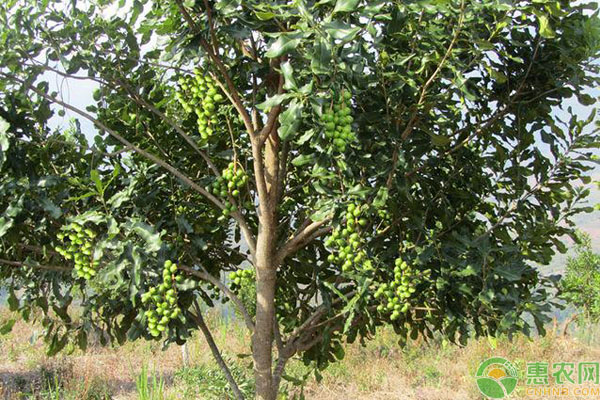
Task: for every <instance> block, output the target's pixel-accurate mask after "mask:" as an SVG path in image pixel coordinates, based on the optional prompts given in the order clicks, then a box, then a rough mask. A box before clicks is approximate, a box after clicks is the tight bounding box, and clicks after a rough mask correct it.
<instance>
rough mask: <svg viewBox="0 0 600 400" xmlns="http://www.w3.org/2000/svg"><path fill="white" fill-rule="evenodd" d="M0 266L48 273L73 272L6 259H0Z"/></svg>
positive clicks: (57, 266)
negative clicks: (34, 269) (36, 269)
mask: <svg viewBox="0 0 600 400" xmlns="http://www.w3.org/2000/svg"><path fill="white" fill-rule="evenodd" d="M1 264H4V265H8V266H10V267H17V268H22V267H27V268H38V269H45V270H48V271H56V272H71V271H72V270H73V268H69V267H62V266H59V265H42V264H37V265H33V264H29V263H25V262H20V261H11V260H6V259H3V258H0V265H1Z"/></svg>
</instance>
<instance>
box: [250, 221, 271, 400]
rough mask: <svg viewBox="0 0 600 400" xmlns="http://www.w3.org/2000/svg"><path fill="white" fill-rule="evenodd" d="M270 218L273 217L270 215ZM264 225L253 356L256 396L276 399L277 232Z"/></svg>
mask: <svg viewBox="0 0 600 400" xmlns="http://www.w3.org/2000/svg"><path fill="white" fill-rule="evenodd" d="M266 219H267V220H268V219H269V218H266ZM269 222H270V221H268V223H267V224H265V225H262V226H261V229H260V230H259V234H258V238H257V243H256V260H255V268H256V324H255V331H254V335H253V337H252V357H253V359H254V376H255V380H256V399H260V400H275V398H276V397H277V390H275V389H274V388H273V384H272V383H273V372H272V361H273V360H272V346H273V321H274V320H275V280H276V273H277V266H276V265H274V254H273V253H274V252H273V247H274V245H275V232H274V229H273V224H271V223H269Z"/></svg>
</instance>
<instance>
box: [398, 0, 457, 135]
mask: <svg viewBox="0 0 600 400" xmlns="http://www.w3.org/2000/svg"><path fill="white" fill-rule="evenodd" d="M464 17H465V1H464V0H463V1H462V2H461V6H460V17H459V19H458V25H457V27H456V31H455V32H454V36H453V37H452V41H451V42H450V45H449V46H448V49H447V50H446V53H445V54H444V56H443V57H442V59H441V60H440V63H439V64H438V66H437V68H436V70H435V71H434V72H433V74H431V76H430V77H429V79H428V80H427V82H425V84H424V85H423V87H422V88H421V95H420V96H419V100H418V102H417V104H416V107H415V110H414V111H413V114H412V116H411V117H410V119H409V121H408V124H407V125H406V128H405V129H404V131H403V132H402V135H401V138H402V140H406V139H407V138H408V136H409V135H410V133H411V132H412V130H413V128H414V125H415V123H416V122H417V120H418V112H419V107H420V106H421V105H422V104H423V102H424V101H425V96H426V95H427V89H428V88H429V86H430V85H431V84H432V83H433V81H434V80H435V78H436V77H437V75H438V74H439V73H440V72H441V70H442V68H443V66H444V64H445V63H446V60H447V59H448V57H450V54H451V53H452V49H454V46H455V45H456V42H457V41H458V37H459V36H460V32H461V31H462V26H463V22H464Z"/></svg>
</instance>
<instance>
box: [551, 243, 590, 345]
mask: <svg viewBox="0 0 600 400" xmlns="http://www.w3.org/2000/svg"><path fill="white" fill-rule="evenodd" d="M559 288H560V292H559V297H560V298H562V299H563V300H565V301H566V302H567V304H569V305H571V306H573V307H574V308H575V310H576V311H575V313H574V314H573V315H572V316H571V317H570V318H569V319H568V320H567V322H566V323H565V326H564V329H563V333H565V334H566V333H567V330H568V328H569V325H570V324H571V323H572V322H574V321H575V320H577V319H583V320H584V321H588V322H598V321H599V320H600V253H595V252H594V251H593V250H592V242H591V239H590V236H589V235H588V234H580V235H579V243H578V244H577V246H576V247H575V256H573V257H569V259H568V261H567V266H566V270H565V275H564V277H563V278H562V279H561V280H560V283H559Z"/></svg>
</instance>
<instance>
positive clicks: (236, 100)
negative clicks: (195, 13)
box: [175, 0, 254, 135]
mask: <svg viewBox="0 0 600 400" xmlns="http://www.w3.org/2000/svg"><path fill="white" fill-rule="evenodd" d="M175 2H176V3H177V7H179V10H180V11H181V13H182V14H183V17H184V18H185V20H186V21H187V23H188V24H189V25H190V27H191V28H192V30H193V31H194V32H196V33H199V34H200V33H201V30H200V29H199V27H198V25H197V24H196V22H195V21H194V20H193V19H192V17H191V16H190V14H189V13H188V12H187V10H186V9H185V7H184V6H183V3H182V2H181V0H175ZM198 40H199V43H200V46H201V47H202V48H203V49H204V51H205V52H206V53H207V54H208V56H209V58H210V59H211V60H212V62H213V63H214V64H215V66H216V67H217V70H218V71H219V73H220V74H221V76H222V77H223V79H225V85H226V86H227V90H224V91H225V92H226V93H228V94H229V96H227V97H228V98H229V99H230V100H231V102H232V104H233V106H234V107H235V109H236V110H237V111H238V113H239V114H240V116H241V117H242V120H243V121H244V126H245V127H246V130H247V131H248V133H249V134H250V135H253V134H254V128H253V126H252V119H251V118H250V115H249V114H248V111H246V109H245V108H244V104H243V102H242V100H241V98H240V95H239V93H238V91H237V89H236V87H235V84H234V83H233V80H232V79H231V77H230V76H229V73H228V72H227V68H226V67H225V64H223V61H221V59H220V57H219V56H218V54H216V53H215V52H214V51H213V49H212V48H211V46H210V44H209V43H208V42H207V41H206V40H205V39H204V38H202V37H200V38H199V39H198Z"/></svg>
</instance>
